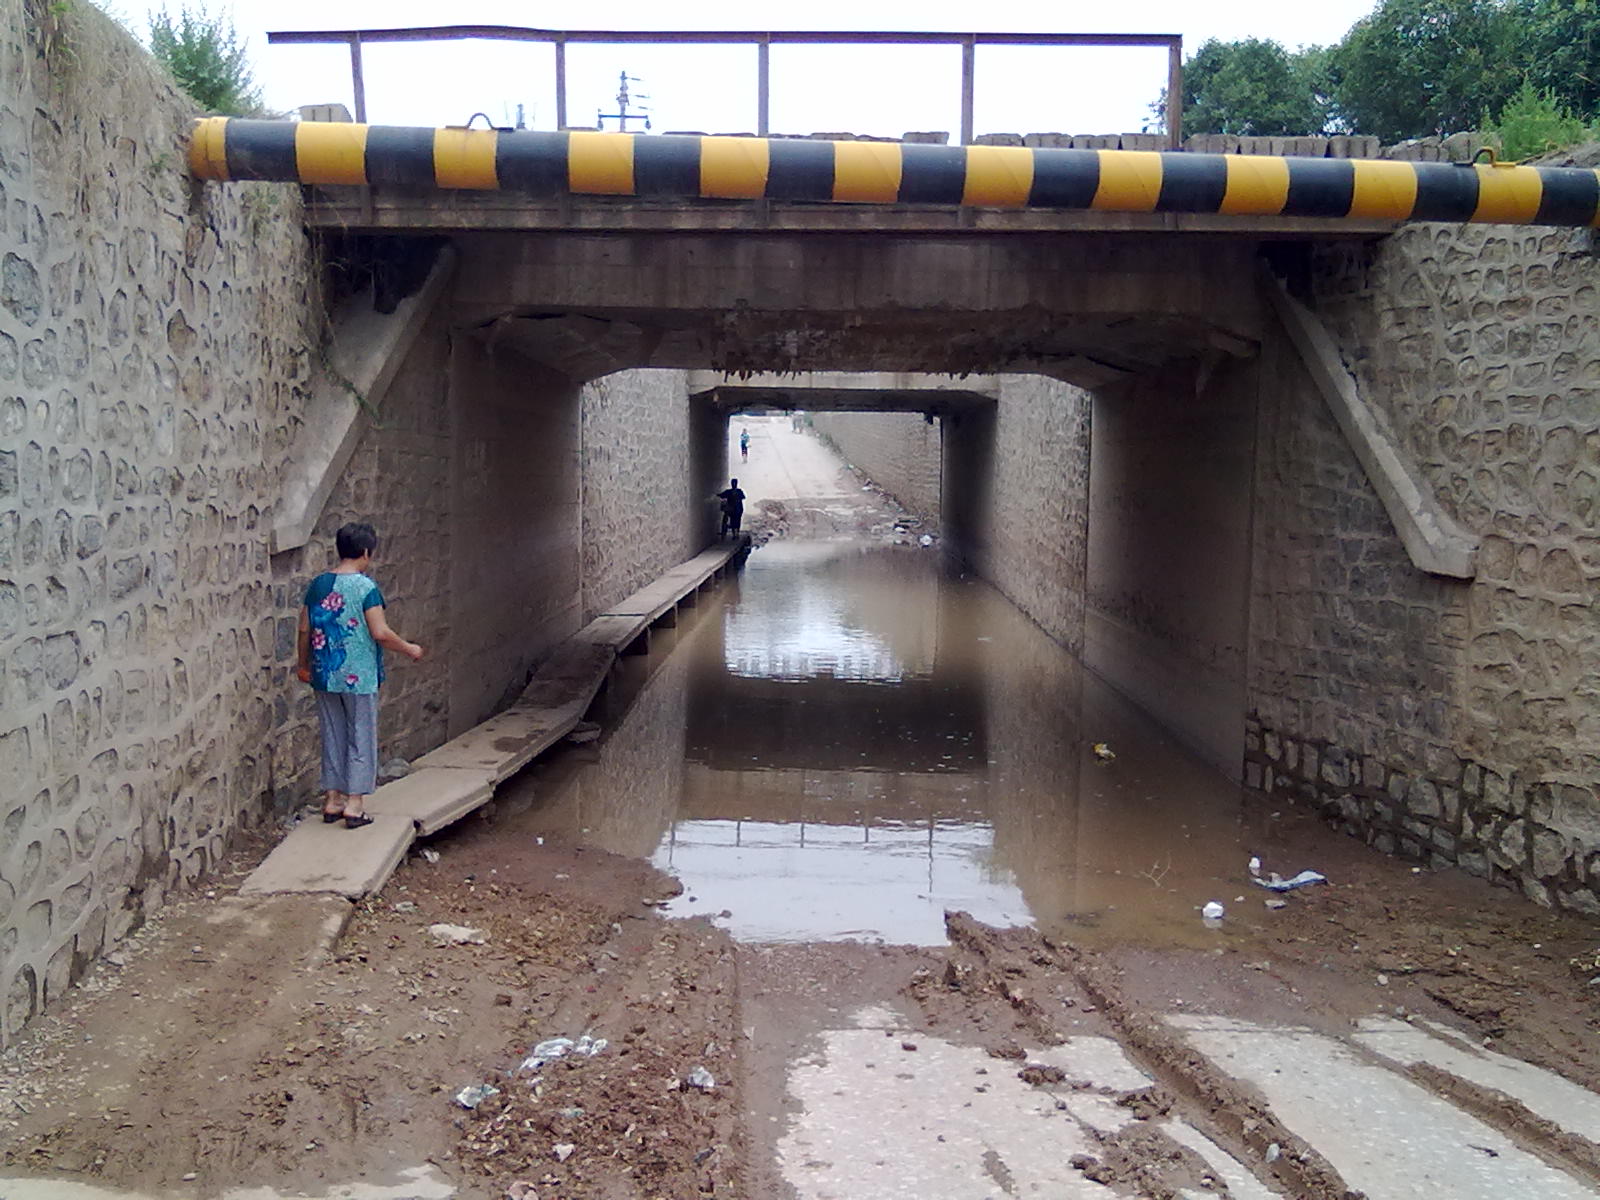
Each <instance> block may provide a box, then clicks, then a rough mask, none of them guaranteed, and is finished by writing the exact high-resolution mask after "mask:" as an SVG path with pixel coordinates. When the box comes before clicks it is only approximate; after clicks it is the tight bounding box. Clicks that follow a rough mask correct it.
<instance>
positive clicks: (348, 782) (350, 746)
mask: <svg viewBox="0 0 1600 1200" xmlns="http://www.w3.org/2000/svg"><path fill="white" fill-rule="evenodd" d="M317 721H318V722H319V723H320V724H321V726H322V788H323V790H324V791H330V792H343V793H344V794H345V795H347V796H366V795H370V794H371V793H372V792H373V791H375V790H376V789H377V786H378V694H377V693H376V692H369V693H362V692H318V693H317Z"/></svg>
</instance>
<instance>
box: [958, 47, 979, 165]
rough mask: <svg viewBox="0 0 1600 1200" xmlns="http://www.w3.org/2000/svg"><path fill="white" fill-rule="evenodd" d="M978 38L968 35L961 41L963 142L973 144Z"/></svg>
mask: <svg viewBox="0 0 1600 1200" xmlns="http://www.w3.org/2000/svg"><path fill="white" fill-rule="evenodd" d="M977 61H978V44H977V39H975V38H972V37H968V38H965V39H963V40H962V43H961V144H962V145H963V146H970V145H972V138H973V127H972V121H973V115H972V108H973V105H972V98H973V92H974V90H975V88H976V86H977Z"/></svg>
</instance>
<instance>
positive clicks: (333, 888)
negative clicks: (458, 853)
mask: <svg viewBox="0 0 1600 1200" xmlns="http://www.w3.org/2000/svg"><path fill="white" fill-rule="evenodd" d="M372 816H373V821H372V824H371V825H367V826H365V827H363V828H361V829H346V828H345V827H344V823H343V822H336V823H334V824H332V825H325V824H323V822H322V821H321V820H320V819H318V818H317V817H312V818H311V819H310V820H306V821H302V822H300V824H298V825H296V826H295V827H294V828H293V829H292V830H290V831H289V836H288V837H286V838H284V839H283V841H281V842H279V843H278V845H277V847H276V848H275V849H274V850H273V851H272V853H271V854H269V855H267V857H266V860H265V861H264V862H263V863H262V864H261V865H260V866H259V867H257V868H256V869H255V871H253V872H252V873H251V875H250V878H249V879H247V880H245V882H244V886H243V887H241V888H240V889H239V894H240V895H241V896H272V895H280V894H283V893H289V892H333V893H335V894H337V895H340V896H345V897H348V898H349V899H351V900H359V899H360V898H361V897H362V896H368V895H371V894H372V893H373V892H375V891H377V890H378V889H379V888H381V887H382V886H383V884H384V881H385V880H387V879H388V878H389V876H390V874H391V873H392V872H393V871H394V869H395V867H396V866H397V865H399V862H400V860H401V858H403V857H404V856H405V852H406V848H407V847H408V846H410V845H411V842H412V839H413V838H415V837H416V826H415V825H414V824H413V823H412V821H411V818H410V817H405V816H399V815H396V814H391V813H380V812H377V811H376V810H374V812H373V814H372Z"/></svg>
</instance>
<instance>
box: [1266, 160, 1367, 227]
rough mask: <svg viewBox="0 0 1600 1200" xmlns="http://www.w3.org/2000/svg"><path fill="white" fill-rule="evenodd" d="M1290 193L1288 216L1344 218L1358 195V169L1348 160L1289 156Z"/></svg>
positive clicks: (1285, 206)
mask: <svg viewBox="0 0 1600 1200" xmlns="http://www.w3.org/2000/svg"><path fill="white" fill-rule="evenodd" d="M1284 161H1285V162H1287V163H1288V164H1289V195H1288V198H1287V199H1286V200H1285V201H1284V202H1283V215H1284V216H1286V217H1343V216H1348V215H1349V213H1350V205H1351V204H1352V203H1354V201H1355V197H1356V169H1355V166H1354V165H1353V164H1352V163H1351V162H1350V161H1349V160H1348V159H1339V158H1286V159H1284Z"/></svg>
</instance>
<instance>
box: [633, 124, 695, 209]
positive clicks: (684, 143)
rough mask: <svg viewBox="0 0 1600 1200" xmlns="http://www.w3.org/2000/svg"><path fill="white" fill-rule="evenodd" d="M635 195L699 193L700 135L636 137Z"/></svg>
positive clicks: (693, 194)
mask: <svg viewBox="0 0 1600 1200" xmlns="http://www.w3.org/2000/svg"><path fill="white" fill-rule="evenodd" d="M633 194H634V195H635V196H698V195H699V194H700V139H699V138H696V137H636V138H634V139H633Z"/></svg>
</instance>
